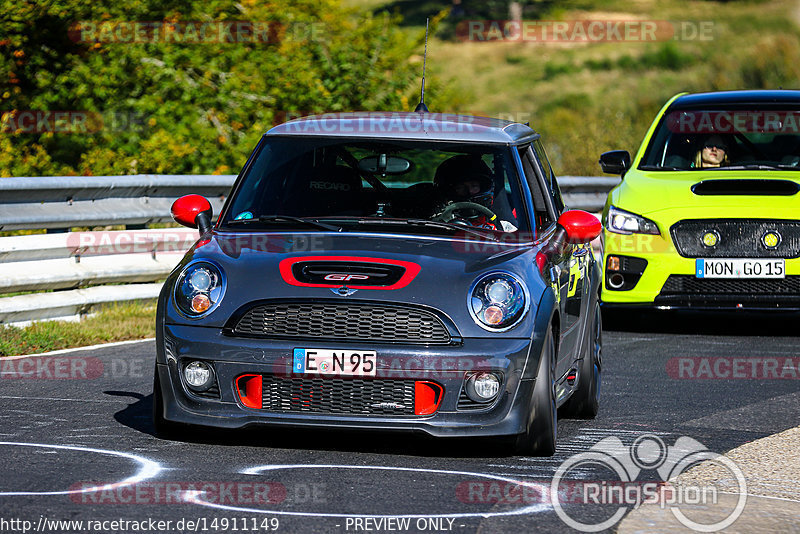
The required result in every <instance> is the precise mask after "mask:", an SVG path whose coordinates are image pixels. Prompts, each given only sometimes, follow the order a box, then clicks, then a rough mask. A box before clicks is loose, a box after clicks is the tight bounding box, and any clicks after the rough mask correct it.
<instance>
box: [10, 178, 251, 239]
mask: <svg viewBox="0 0 800 534" xmlns="http://www.w3.org/2000/svg"><path fill="white" fill-rule="evenodd" d="M235 179H236V176H233V175H229V174H224V175H185V176H184V175H179V176H176V175H149V174H139V175H133V176H48V177H38V178H0V230H30V229H40V228H47V229H55V228H70V227H74V226H88V227H93V226H107V225H123V224H124V225H144V224H149V223H158V222H170V221H171V220H172V219H171V218H170V214H169V208H170V206H171V205H172V202H173V201H174V200H175V199H176V198H178V197H180V196H182V195H185V194H188V193H197V194H198V195H203V196H205V197H206V198H208V199H209V201H211V205H212V206H213V207H214V212H215V213H219V210H220V209H221V208H222V204H223V202H224V200H225V196H226V195H227V194H228V192H229V191H230V188H231V185H232V184H233V181H234V180H235Z"/></svg>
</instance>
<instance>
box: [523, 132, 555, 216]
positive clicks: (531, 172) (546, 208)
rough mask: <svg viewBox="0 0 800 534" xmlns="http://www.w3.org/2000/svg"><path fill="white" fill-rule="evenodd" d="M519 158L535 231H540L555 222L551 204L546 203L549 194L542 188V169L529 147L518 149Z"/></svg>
mask: <svg viewBox="0 0 800 534" xmlns="http://www.w3.org/2000/svg"><path fill="white" fill-rule="evenodd" d="M518 150H519V157H520V160H521V161H522V170H523V172H524V173H525V179H526V180H527V182H528V187H529V188H530V191H531V197H532V199H533V214H534V224H535V225H536V230H537V231H539V230H542V229H544V228H547V227H548V226H550V225H551V224H552V223H553V222H555V218H554V216H553V215H554V214H553V211H552V207H551V206H552V203H551V202H548V200H547V197H549V196H550V192H549V191H547V189H546V188H545V186H544V176H543V175H542V167H541V165H539V163H538V162H537V161H536V158H535V157H534V155H533V152H532V149H531V146H530V145H525V146H523V147H520V148H519V149H518Z"/></svg>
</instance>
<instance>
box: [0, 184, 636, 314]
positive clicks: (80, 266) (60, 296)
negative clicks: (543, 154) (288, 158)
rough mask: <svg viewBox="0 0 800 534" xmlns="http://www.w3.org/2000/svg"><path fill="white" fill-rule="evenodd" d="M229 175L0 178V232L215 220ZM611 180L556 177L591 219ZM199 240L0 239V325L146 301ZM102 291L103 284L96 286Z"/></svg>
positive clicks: (115, 234) (126, 236) (164, 235)
mask: <svg viewBox="0 0 800 534" xmlns="http://www.w3.org/2000/svg"><path fill="white" fill-rule="evenodd" d="M235 178H236V177H235V176H233V175H219V176H218V175H198V176H154V175H137V176H94V177H76V176H63V177H41V178H0V230H23V229H42V228H46V229H59V228H72V227H95V226H106V225H144V224H148V223H156V222H168V221H171V217H170V210H169V208H170V206H171V204H172V202H173V201H174V200H175V199H176V198H178V197H180V196H182V195H185V194H189V193H196V194H200V195H203V196H205V197H206V198H208V199H209V200H210V201H211V203H212V205H213V207H214V212H215V213H219V211H220V209H221V207H222V204H223V202H224V198H225V196H226V195H227V194H228V192H229V190H230V187H231V185H232V184H233V181H234V180H235ZM619 181H620V180H619V178H606V177H582V176H566V177H562V178H560V179H559V184H560V186H561V190H562V194H563V195H564V202H565V203H566V204H567V205H568V206H570V207H571V208H579V209H585V210H587V211H591V212H595V213H596V212H599V211H600V210H601V209H602V207H603V205H604V203H605V198H606V195H607V193H608V191H609V190H610V189H612V188H613V187H614V186H616V185H617V184H618V183H619ZM197 237H198V233H197V231H196V230H191V229H184V228H169V229H150V230H125V231H112V232H69V233H60V234H38V235H30V236H13V237H0V295H2V294H8V293H17V292H25V291H53V292H49V293H41V292H40V293H32V294H26V295H16V296H10V297H2V298H0V325H2V324H16V325H24V324H26V323H29V322H31V321H38V320H44V319H75V318H78V317H80V316H82V315H85V314H87V313H90V312H91V311H92V310H94V309H95V308H97V307H100V306H103V305H105V304H108V303H111V302H121V301H131V300H137V301H141V300H146V301H150V300H154V299H155V298H156V297H157V296H158V293H159V291H160V287H161V284H160V283H157V281H158V280H163V279H164V278H165V277H166V276H167V275H168V274H169V273H170V271H172V269H173V268H174V266H175V265H176V264H177V263H178V262H179V261H180V259H181V258H182V256H183V254H184V253H185V251H186V250H188V249H189V248H190V247H191V246H192V244H193V243H194V242H195V240H196V239H197ZM102 284H110V285H102Z"/></svg>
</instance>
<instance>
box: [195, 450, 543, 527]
mask: <svg viewBox="0 0 800 534" xmlns="http://www.w3.org/2000/svg"><path fill="white" fill-rule="evenodd" d="M285 469H365V470H373V471H410V472H414V473H435V474H438V475H460V476H469V477H477V478H488V479H491V480H498V481H500V482H508V483H511V484H516V485H520V486H530V487H536V488H537V489H538V490H539V491H540V492H541V495H546V493H545V492H546V491H547V490H548V485H546V484H538V483H533V482H525V481H522V480H518V479H514V478H509V477H504V476H500V475H492V474H488V473H474V472H470V471H448V470H443V469H424V468H417V467H387V466H374V465H333V464H329V465H324V464H323V465H319V464H294V465H293V464H288V465H262V466H257V467H251V468H249V469H245V470H243V471H240V473H241V474H244V475H259V474H261V472H262V471H279V470H285ZM204 493H205V492H203V491H197V490H190V491H184V492H183V497H184V500H185V501H186V502H190V503H193V504H198V505H200V506H207V507H209V508H217V509H220V510H228V511H233V512H252V513H257V514H274V515H290V516H303V517H341V518H348V517H375V518H389V517H398V518H408V519H421V518H434V517H435V518H468V517H483V518H489V517H501V516H516V515H527V514H535V513H539V512H544V511H546V510H552V508H553V506H552V504H550V503H549V502H547V503H537V504H532V505H529V506H525V507H523V508H518V509H516V510H509V511H506V512H473V513H463V514H459V513H454V514H334V513H324V512H288V511H284V510H261V509H258V508H246V507H239V506H229V505H224V504H218V503H211V502H208V501H204V500H203V499H202V496H203V494H204Z"/></svg>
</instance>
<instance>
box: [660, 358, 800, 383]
mask: <svg viewBox="0 0 800 534" xmlns="http://www.w3.org/2000/svg"><path fill="white" fill-rule="evenodd" d="M667 375H669V377H670V378H675V379H679V380H714V379H718V380H798V379H800V357H791V356H770V357H760V358H753V357H728V356H712V357H707V356H694V357H689V356H686V357H676V358H670V359H669V360H668V361H667Z"/></svg>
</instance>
